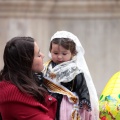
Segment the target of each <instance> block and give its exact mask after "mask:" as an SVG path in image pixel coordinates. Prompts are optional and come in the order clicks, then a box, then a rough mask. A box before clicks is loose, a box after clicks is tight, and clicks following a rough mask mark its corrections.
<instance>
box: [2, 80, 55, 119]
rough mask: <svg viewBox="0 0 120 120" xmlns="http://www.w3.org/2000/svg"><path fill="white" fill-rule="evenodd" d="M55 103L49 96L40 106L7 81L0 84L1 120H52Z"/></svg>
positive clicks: (32, 98)
mask: <svg viewBox="0 0 120 120" xmlns="http://www.w3.org/2000/svg"><path fill="white" fill-rule="evenodd" d="M56 106H57V101H56V99H55V98H53V97H51V96H49V95H48V96H47V97H46V98H45V104H41V103H40V102H38V101H37V100H36V99H34V97H32V96H30V95H28V94H25V93H23V92H21V91H20V90H19V89H18V88H17V87H16V86H15V85H13V84H11V83H10V82H7V81H2V82H0V113H1V114H2V120H54V119H55V115H56Z"/></svg>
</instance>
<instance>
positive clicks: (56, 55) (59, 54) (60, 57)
mask: <svg viewBox="0 0 120 120" xmlns="http://www.w3.org/2000/svg"><path fill="white" fill-rule="evenodd" d="M50 52H51V56H52V60H53V62H55V63H58V64H59V63H62V62H66V61H69V60H71V59H72V56H73V55H72V53H71V52H70V50H67V49H65V48H63V47H62V46H60V45H57V44H54V43H52V49H51V51H50Z"/></svg>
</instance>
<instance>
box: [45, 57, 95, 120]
mask: <svg viewBox="0 0 120 120" xmlns="http://www.w3.org/2000/svg"><path fill="white" fill-rule="evenodd" d="M68 66H69V67H68ZM59 70H60V71H59ZM45 77H47V78H51V80H50V81H51V82H53V84H55V85H57V86H59V87H61V88H63V89H64V90H67V91H68V93H67V94H65V93H62V92H61V91H59V90H56V88H55V87H53V88H49V87H51V86H52V83H49V85H48V83H47V84H46V82H45V85H46V87H47V88H48V89H49V90H50V92H51V95H52V96H54V97H55V98H56V99H57V100H58V106H57V107H58V108H57V109H58V111H57V114H56V119H57V120H77V119H80V120H94V119H92V115H91V103H90V95H89V91H88V87H87V85H86V80H85V78H84V74H83V73H82V71H80V70H78V69H77V67H76V65H75V64H74V59H73V60H71V61H68V62H64V63H61V64H59V65H57V66H56V64H55V63H54V62H53V61H50V62H49V63H48V64H46V75H45ZM66 88H67V89H66ZM57 89H59V88H57ZM69 92H70V93H71V94H73V96H74V97H75V98H77V99H78V100H77V101H76V102H71V101H70V97H71V96H69V95H68V94H69ZM84 104H86V105H87V109H83V105H84ZM74 110H76V111H77V112H78V115H79V116H78V118H77V114H76V113H75V114H76V115H75V114H73V113H74ZM79 117H80V118H79Z"/></svg>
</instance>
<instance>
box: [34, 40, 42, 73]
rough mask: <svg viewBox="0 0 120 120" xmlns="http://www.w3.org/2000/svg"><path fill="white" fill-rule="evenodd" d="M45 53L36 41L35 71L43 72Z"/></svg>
mask: <svg viewBox="0 0 120 120" xmlns="http://www.w3.org/2000/svg"><path fill="white" fill-rule="evenodd" d="M43 58H44V55H43V54H42V53H41V52H40V49H39V47H38V45H37V43H36V42H34V58H33V64H32V70H33V71H34V72H41V71H42V70H43V68H44V66H43Z"/></svg>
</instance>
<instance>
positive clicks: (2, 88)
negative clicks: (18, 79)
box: [0, 81, 56, 111]
mask: <svg viewBox="0 0 120 120" xmlns="http://www.w3.org/2000/svg"><path fill="white" fill-rule="evenodd" d="M0 98H1V99H0V103H10V102H17V103H19V104H25V105H29V106H34V107H39V108H41V109H44V110H45V111H47V108H46V107H45V106H44V105H43V104H41V103H40V102H38V101H37V100H36V99H35V98H34V97H33V96H32V95H29V94H27V93H23V92H21V91H20V90H19V89H18V88H17V87H16V86H15V85H14V84H12V83H10V82H7V81H2V82H0ZM45 101H47V102H46V103H47V104H48V103H49V104H52V103H53V102H56V100H55V99H54V98H52V99H51V96H46V98H45Z"/></svg>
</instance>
